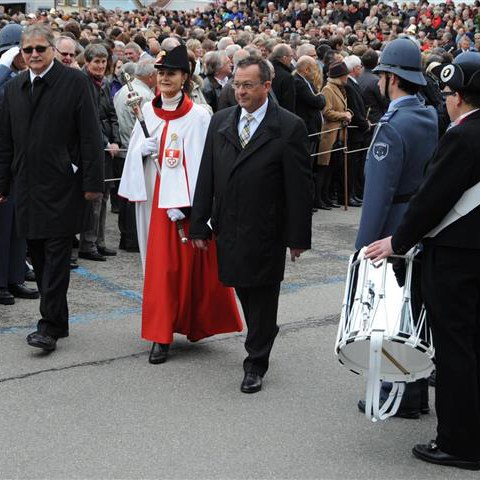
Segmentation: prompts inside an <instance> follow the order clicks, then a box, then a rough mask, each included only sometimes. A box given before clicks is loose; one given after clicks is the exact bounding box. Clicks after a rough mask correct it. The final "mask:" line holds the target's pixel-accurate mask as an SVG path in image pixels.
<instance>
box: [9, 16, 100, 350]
mask: <svg viewBox="0 0 480 480" xmlns="http://www.w3.org/2000/svg"><path fill="white" fill-rule="evenodd" d="M22 52H23V55H24V59H25V62H26V64H27V66H28V70H27V71H25V72H23V73H21V74H20V75H18V76H16V77H15V78H14V79H13V80H12V81H10V82H9V83H8V84H7V85H6V87H5V99H4V103H3V107H2V111H1V114H0V138H1V139H2V140H1V142H0V202H5V201H8V195H9V193H10V191H11V186H12V183H13V182H15V214H16V225H17V230H18V234H19V235H20V236H23V237H25V238H26V239H27V243H28V248H29V251H30V255H31V258H32V263H33V267H34V269H35V274H36V280H37V284H38V288H39V291H40V295H41V301H40V313H41V317H42V318H41V320H40V321H39V322H38V327H37V331H36V332H33V333H32V334H30V335H29V336H28V337H27V341H28V343H29V345H31V346H33V347H38V348H43V349H44V350H49V351H51V350H54V349H55V347H56V342H57V339H58V338H61V337H66V336H68V307H67V289H68V284H69V278H70V253H71V243H72V236H73V235H75V234H76V233H79V232H80V231H82V230H83V229H85V228H86V227H88V223H87V220H88V217H89V215H88V213H89V211H88V210H89V208H88V205H89V203H88V201H89V200H92V199H94V198H97V197H99V196H100V195H101V192H102V190H103V151H102V150H103V146H102V137H101V131H100V125H99V123H98V117H97V112H96V107H95V104H94V101H93V97H92V91H91V87H90V85H89V83H88V82H89V80H88V79H87V78H86V77H85V75H83V74H82V73H81V72H80V71H78V70H76V69H73V68H66V67H64V66H63V65H61V64H60V63H59V62H58V61H57V60H54V38H53V34H52V32H51V30H50V29H49V28H48V27H45V26H43V25H40V24H35V25H32V26H30V27H28V28H27V29H26V30H25V31H24V33H23V36H22Z"/></svg>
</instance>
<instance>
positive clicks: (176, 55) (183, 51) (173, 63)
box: [155, 45, 190, 73]
mask: <svg viewBox="0 0 480 480" xmlns="http://www.w3.org/2000/svg"><path fill="white" fill-rule="evenodd" d="M155 68H169V69H171V70H182V71H183V72H185V73H190V63H189V61H188V53H187V47H186V46H185V45H178V46H177V47H175V48H174V49H173V50H170V51H169V52H166V51H164V50H162V51H161V52H160V53H159V54H158V55H157V58H156V61H155Z"/></svg>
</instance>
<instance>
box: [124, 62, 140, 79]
mask: <svg viewBox="0 0 480 480" xmlns="http://www.w3.org/2000/svg"><path fill="white" fill-rule="evenodd" d="M121 72H122V74H124V73H128V74H129V75H130V76H131V77H133V76H135V75H136V74H137V64H136V63H134V62H127V63H124V64H123V65H122V66H121Z"/></svg>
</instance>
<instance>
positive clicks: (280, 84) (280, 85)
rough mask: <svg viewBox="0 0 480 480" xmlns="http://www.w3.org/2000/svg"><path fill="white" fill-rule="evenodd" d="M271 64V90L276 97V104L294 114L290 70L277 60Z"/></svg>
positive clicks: (293, 86) (293, 93)
mask: <svg viewBox="0 0 480 480" xmlns="http://www.w3.org/2000/svg"><path fill="white" fill-rule="evenodd" d="M272 63H273V67H274V68H275V78H274V79H273V81H272V90H273V91H274V93H275V96H276V97H277V100H278V104H279V105H280V106H281V107H283V108H286V109H287V110H288V111H290V112H292V113H295V84H294V83H293V77H292V69H291V68H290V67H287V66H286V65H284V64H283V63H282V62H279V61H277V60H275V61H273V62H272Z"/></svg>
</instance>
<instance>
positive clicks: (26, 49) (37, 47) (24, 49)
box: [22, 45, 50, 55]
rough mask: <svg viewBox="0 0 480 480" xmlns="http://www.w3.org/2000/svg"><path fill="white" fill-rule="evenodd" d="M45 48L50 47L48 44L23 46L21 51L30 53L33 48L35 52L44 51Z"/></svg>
mask: <svg viewBox="0 0 480 480" xmlns="http://www.w3.org/2000/svg"><path fill="white" fill-rule="evenodd" d="M47 48H50V45H36V46H35V47H24V48H22V52H23V53H26V54H28V55H30V54H31V53H33V51H34V50H35V51H36V52H37V53H45V52H46V51H47Z"/></svg>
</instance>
